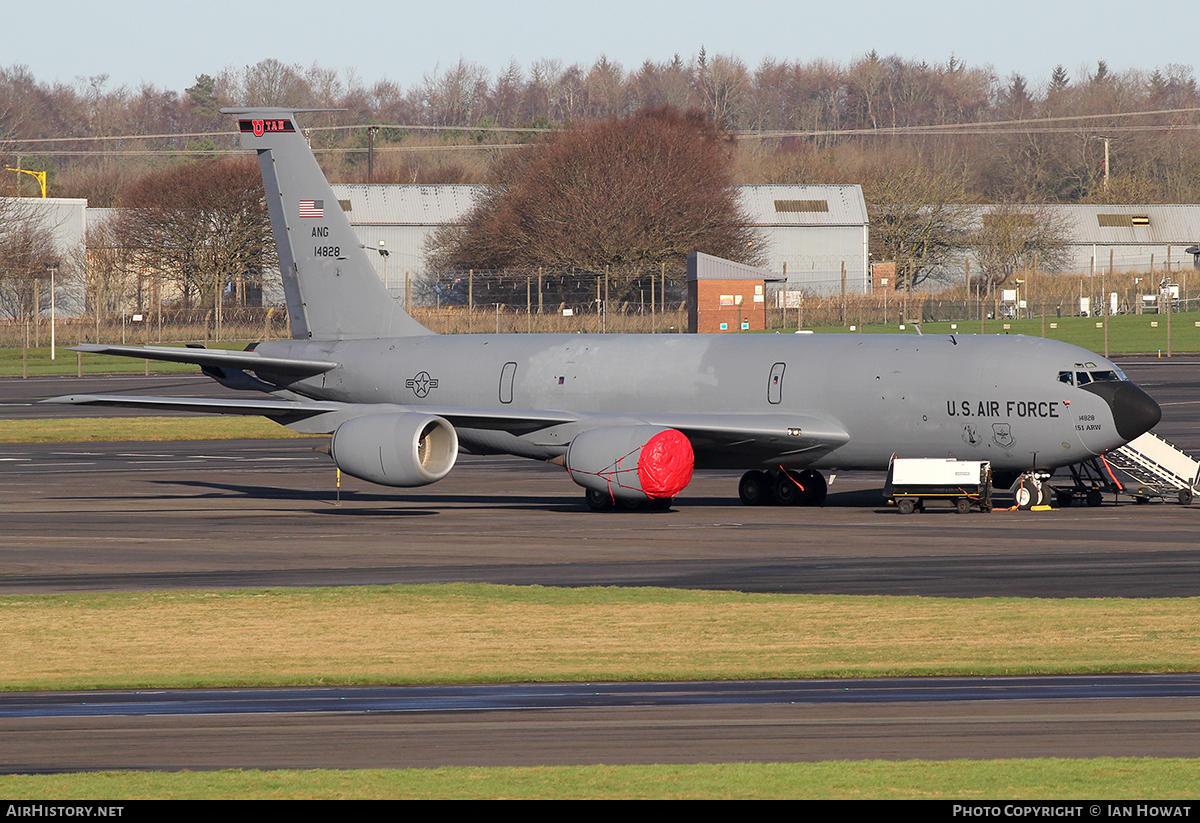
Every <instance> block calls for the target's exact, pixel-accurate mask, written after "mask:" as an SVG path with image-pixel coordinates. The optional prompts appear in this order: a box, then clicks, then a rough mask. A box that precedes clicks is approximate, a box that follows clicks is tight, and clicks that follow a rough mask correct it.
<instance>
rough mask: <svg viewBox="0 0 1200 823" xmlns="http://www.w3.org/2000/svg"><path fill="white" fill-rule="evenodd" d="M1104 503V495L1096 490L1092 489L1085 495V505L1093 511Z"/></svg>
mask: <svg viewBox="0 0 1200 823" xmlns="http://www.w3.org/2000/svg"><path fill="white" fill-rule="evenodd" d="M1103 503H1104V495H1102V494H1101V493H1100V492H1099V491H1097V490H1096V489H1092V490H1091V491H1090V492H1088V493H1087V504H1088V505H1089V506H1091V507H1092V508H1093V509H1096V508H1099V507H1100V506H1101V505H1102V504H1103Z"/></svg>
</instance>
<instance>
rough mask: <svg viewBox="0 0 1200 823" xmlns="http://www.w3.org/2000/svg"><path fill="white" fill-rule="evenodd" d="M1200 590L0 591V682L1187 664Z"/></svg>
mask: <svg viewBox="0 0 1200 823" xmlns="http://www.w3.org/2000/svg"><path fill="white" fill-rule="evenodd" d="M1198 606H1200V600H1197V599H1195V598H1192V599H1186V598H1153V599H1140V600H1139V599H1115V598H1111V599H1089V600H1084V599H1067V600H1048V599H1023V598H979V599H952V598H921V597H858V596H855V597H851V596H818V595H771V594H746V593H741V592H713V591H682V590H677V589H656V588H635V589H630V588H582V589H560V588H545V587H539V586H529V587H512V586H495V585H486V584H451V585H424V586H361V587H340V588H338V587H334V588H307V589H267V590H233V591H173V592H151V593H112V594H63V595H29V596H9V597H3V598H0V625H3V626H4V631H3V632H2V633H0V660H3V661H4V663H5V665H4V666H3V667H0V690H8V691H28V690H37V689H98V688H158V687H162V688H182V687H225V686H291V685H345V684H379V683H482V682H514V681H516V682H538V681H551V682H555V681H589V680H604V681H629V680H727V679H774V678H797V677H799V678H830V677H905V676H939V675H993V676H995V675H1016V674H1069V673H1078V672H1133V671H1160V672H1162V671H1193V670H1195V667H1196V661H1197V660H1198V659H1200V608H1198Z"/></svg>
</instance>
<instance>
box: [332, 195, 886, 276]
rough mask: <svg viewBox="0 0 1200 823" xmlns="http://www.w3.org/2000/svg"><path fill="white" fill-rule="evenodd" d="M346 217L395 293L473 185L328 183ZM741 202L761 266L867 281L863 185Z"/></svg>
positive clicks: (418, 268) (459, 211)
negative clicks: (758, 240)
mask: <svg viewBox="0 0 1200 823" xmlns="http://www.w3.org/2000/svg"><path fill="white" fill-rule="evenodd" d="M333 191H334V194H335V195H336V196H337V197H338V199H339V200H340V201H341V203H342V208H343V209H345V210H346V212H347V215H348V216H349V218H350V223H351V224H352V225H353V226H354V228H355V231H357V232H358V236H359V238H360V239H361V240H362V243H363V245H364V246H366V247H367V248H368V249H371V250H376V251H378V250H380V249H382V250H384V251H386V252H387V255H386V256H385V255H382V254H371V255H370V257H371V260H372V262H373V263H374V265H375V270H376V271H377V272H378V273H379V279H380V280H383V281H384V282H385V283H386V284H387V285H388V286H389V288H390V289H391V291H392V292H393V293H394V294H397V295H398V294H400V293H401V292H402V290H403V288H404V282H405V276H406V274H407V275H409V276H411V277H417V276H419V275H421V274H423V273H424V271H425V243H426V240H427V238H428V237H429V235H430V234H432V233H433V232H434V231H436V230H437V229H438V228H440V227H441V226H444V225H447V224H453V223H458V222H461V221H462V220H463V219H464V217H465V216H466V214H467V213H468V212H469V211H470V209H471V206H472V204H473V202H474V197H475V195H476V194H477V193H478V191H479V187H478V186H471V185H457V184H455V185H419V184H414V185H403V184H370V185H368V184H350V183H340V184H334V185H333ZM739 191H740V194H741V199H742V208H743V210H744V211H745V213H746V215H747V216H748V217H749V220H750V225H752V226H754V227H755V228H757V229H759V230H760V232H761V233H762V235H763V236H764V240H765V246H766V249H765V256H766V264H765V265H764V266H763V268H765V269H767V270H769V271H771V272H774V273H776V274H779V275H781V276H782V275H783V274H784V273H786V275H787V280H788V289H789V290H801V289H804V290H810V291H820V292H825V293H831V292H838V291H840V290H841V287H842V281H841V278H842V266H843V264H844V265H845V269H846V290H847V291H848V292H850V293H862V292H865V291H868V290H869V289H870V282H871V281H870V272H869V265H868V256H867V206H866V202H865V201H864V200H863V195H862V188H861V187H860V186H849V185H812V186H808V185H770V186H740V187H739Z"/></svg>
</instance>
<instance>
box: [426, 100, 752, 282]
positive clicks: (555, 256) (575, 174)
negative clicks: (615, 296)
mask: <svg viewBox="0 0 1200 823" xmlns="http://www.w3.org/2000/svg"><path fill="white" fill-rule="evenodd" d="M732 145H733V143H732V139H731V138H730V137H729V136H728V135H727V134H726V133H725V132H724V131H723V130H721V129H720V128H719V127H717V126H715V125H713V124H711V123H709V122H707V120H706V118H705V117H704V115H703V114H702V113H700V112H698V111H694V112H691V113H687V114H684V113H681V112H679V111H677V110H675V109H658V110H653V111H644V112H641V113H640V114H638V115H636V116H634V117H630V118H626V119H611V120H602V121H596V122H592V123H588V124H585V125H582V126H578V127H575V128H572V129H569V130H567V131H564V132H557V133H552V134H550V135H548V136H547V137H546V138H544V139H543V140H542V141H540V142H538V143H536V144H534V145H532V146H529V147H527V148H525V149H521V150H519V151H516V152H512V153H511V154H510V155H508V156H507V157H506V158H504V159H503V160H502V161H501V162H500V164H499V165H498V167H497V168H496V169H495V171H494V177H493V179H492V181H491V183H490V185H488V186H487V188H486V192H485V194H484V196H483V197H482V199H481V200H480V201H479V202H478V203H477V204H476V207H475V209H474V210H473V211H472V213H471V214H470V215H469V216H468V218H467V220H466V221H465V224H464V225H462V226H456V227H450V228H448V229H446V230H444V231H442V232H441V233H439V234H438V235H436V237H435V240H434V244H433V246H432V247H431V249H430V251H431V252H432V253H431V261H432V262H433V263H434V264H435V265H437V266H440V267H442V268H462V269H466V268H476V269H505V268H522V267H538V266H545V267H548V268H554V269H569V268H583V269H589V270H592V271H602V270H603V269H604V267H605V266H613V267H620V268H622V269H623V270H632V271H637V270H639V269H641V270H642V271H645V270H647V269H651V270H655V271H657V270H658V269H659V267H660V266H661V265H663V264H666V265H667V266H669V267H670V268H671V269H672V270H673V271H676V272H678V271H682V268H683V266H684V264H685V261H686V257H687V255H688V253H689V252H693V251H701V252H705V253H708V254H713V255H717V256H720V257H725V258H729V259H733V260H739V261H743V262H748V263H752V262H757V260H758V254H759V251H758V250H759V248H760V244H756V241H757V236H756V234H755V233H754V231H753V230H752V229H751V228H750V227H749V226H748V220H747V219H746V218H745V216H744V215H742V214H741V212H740V209H739V204H738V200H737V191H736V188H735V186H734V185H733V181H732V179H731V176H730V168H731V149H732Z"/></svg>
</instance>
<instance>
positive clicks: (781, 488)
mask: <svg viewBox="0 0 1200 823" xmlns="http://www.w3.org/2000/svg"><path fill="white" fill-rule="evenodd" d="M798 482H799V481H798V480H797V479H796V478H795V477H793V476H792V475H791V474H790V473H789V472H780V473H779V474H778V475H776V476H775V502H776V503H778V504H779V505H781V506H795V505H797V504H799V503H802V502H803V501H804V497H805V493H804V490H803V489H801V488H800V487H799V486H798V485H796V484H797V483H798Z"/></svg>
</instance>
